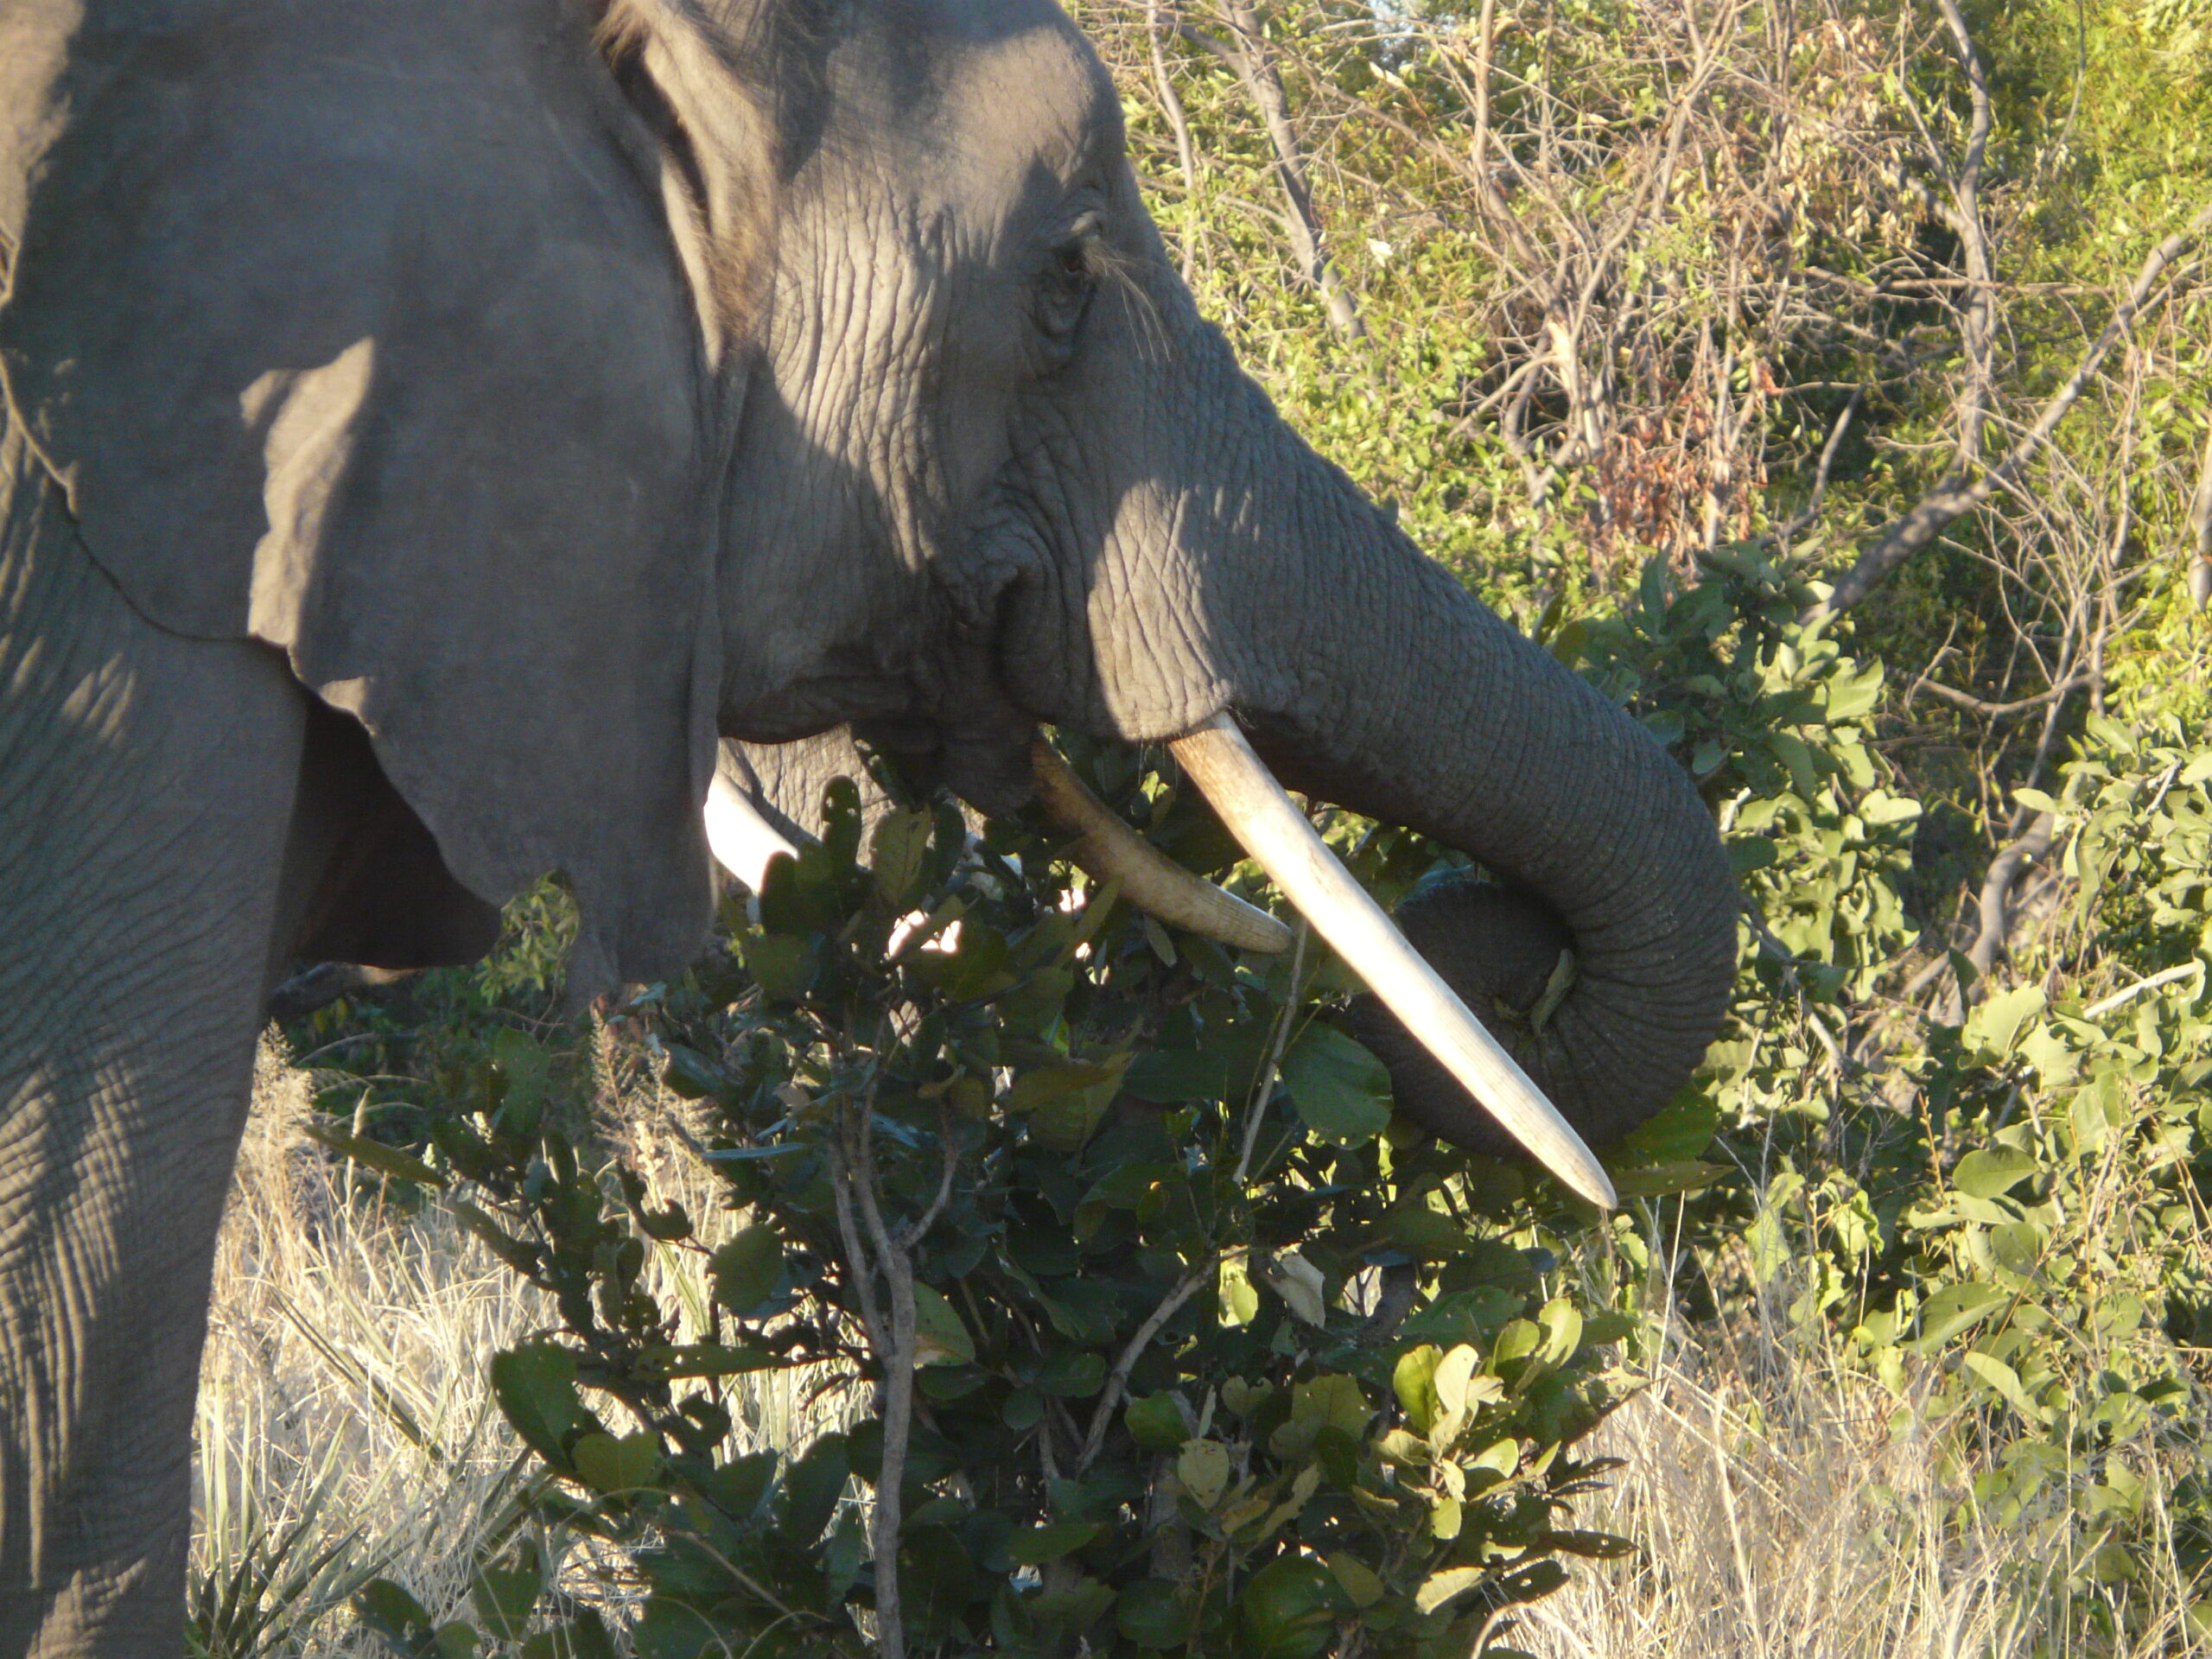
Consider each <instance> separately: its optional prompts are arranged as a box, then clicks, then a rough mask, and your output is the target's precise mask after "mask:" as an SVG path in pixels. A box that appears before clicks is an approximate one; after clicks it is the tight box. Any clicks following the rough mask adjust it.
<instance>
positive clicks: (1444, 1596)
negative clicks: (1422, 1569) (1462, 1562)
mask: <svg viewBox="0 0 2212 1659" xmlns="http://www.w3.org/2000/svg"><path fill="white" fill-rule="evenodd" d="M1489 1577H1490V1572H1489V1569H1488V1568H1486V1567H1446V1568H1445V1569H1444V1571H1442V1572H1441V1573H1430V1574H1429V1575H1428V1577H1427V1579H1425V1580H1422V1581H1421V1588H1420V1589H1419V1590H1417V1591H1415V1592H1414V1606H1416V1607H1418V1608H1419V1609H1421V1611H1422V1612H1424V1613H1433V1612H1434V1611H1436V1610H1437V1609H1438V1608H1440V1607H1441V1606H1443V1605H1445V1604H1446V1602H1448V1601H1451V1600H1452V1599H1455V1598H1457V1597H1459V1596H1464V1595H1465V1594H1466V1593H1467V1592H1468V1591H1470V1590H1472V1589H1474V1588H1476V1587H1477V1586H1479V1585H1480V1584H1481V1583H1482V1582H1483V1580H1485V1579H1487V1578H1489Z"/></svg>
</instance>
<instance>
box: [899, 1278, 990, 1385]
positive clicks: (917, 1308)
mask: <svg viewBox="0 0 2212 1659" xmlns="http://www.w3.org/2000/svg"><path fill="white" fill-rule="evenodd" d="M914 1360H915V1363H917V1364H919V1365H972V1364H974V1363H976V1339H975V1338H973V1337H971V1336H969V1334H968V1327H967V1326H966V1325H963V1324H962V1323H961V1322H960V1315H959V1314H958V1313H956V1312H954V1311H953V1306H952V1304H951V1303H950V1302H949V1301H947V1300H945V1299H944V1294H943V1293H942V1292H940V1291H938V1290H935V1289H933V1288H931V1287H930V1286H928V1285H923V1284H917V1285H916V1286H915V1287H914Z"/></svg>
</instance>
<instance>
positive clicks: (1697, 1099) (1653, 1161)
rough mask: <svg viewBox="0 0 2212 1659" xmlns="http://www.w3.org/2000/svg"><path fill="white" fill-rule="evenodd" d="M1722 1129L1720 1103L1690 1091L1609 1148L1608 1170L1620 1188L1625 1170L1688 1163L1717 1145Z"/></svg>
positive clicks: (1683, 1092)
mask: <svg viewBox="0 0 2212 1659" xmlns="http://www.w3.org/2000/svg"><path fill="white" fill-rule="evenodd" d="M1719 1129H1720V1103H1719V1101H1717V1100H1715V1099H1714V1098H1713V1097H1712V1096H1709V1095H1707V1094H1706V1093H1705V1092H1704V1091H1703V1090H1698V1089H1686V1090H1683V1091H1682V1092H1681V1094H1679V1095H1677V1096H1675V1098H1674V1100H1673V1101H1671V1102H1670V1103H1669V1104H1668V1105H1667V1106H1666V1108H1665V1109H1662V1111H1660V1112H1658V1113H1656V1115H1654V1116H1651V1117H1649V1118H1647V1119H1645V1120H1644V1122H1642V1123H1640V1124H1638V1125H1637V1127H1636V1128H1633V1129H1630V1131H1629V1132H1628V1133H1627V1134H1626V1135H1623V1136H1621V1138H1620V1139H1619V1140H1618V1141H1614V1142H1613V1144H1612V1145H1611V1146H1610V1147H1607V1148H1606V1149H1605V1167H1606V1168H1607V1169H1609V1170H1611V1171H1612V1172H1613V1179H1614V1183H1615V1185H1618V1184H1619V1181H1620V1177H1621V1172H1623V1171H1624V1170H1629V1169H1636V1168H1642V1167H1645V1166H1655V1165H1667V1164H1681V1163H1688V1162H1691V1161H1693V1160H1695V1159H1696V1158H1698V1157H1699V1156H1700V1154H1702V1153H1703V1152H1704V1151H1705V1149H1706V1148H1707V1147H1709V1146H1711V1145H1712V1144H1713V1136H1714V1135H1717V1134H1718V1133H1719Z"/></svg>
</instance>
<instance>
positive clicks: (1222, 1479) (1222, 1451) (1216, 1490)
mask: <svg viewBox="0 0 2212 1659" xmlns="http://www.w3.org/2000/svg"><path fill="white" fill-rule="evenodd" d="M1175 1478H1176V1479H1177V1480H1178V1481H1179V1482H1181V1483H1182V1487H1183V1490H1184V1491H1185V1492H1187V1493H1188V1494H1189V1495H1190V1498H1191V1502H1192V1503H1195V1504H1197V1505H1198V1507H1199V1508H1200V1509H1202V1510H1210V1509H1211V1508H1213V1506H1214V1505H1215V1504H1217V1503H1220V1502H1221V1495H1222V1494H1223V1493H1224V1492H1225V1491H1228V1490H1229V1448H1228V1447H1227V1446H1224V1445H1223V1444H1222V1443H1221V1442H1220V1441H1219V1440H1192V1441H1191V1442H1190V1443H1189V1444H1188V1445H1186V1446H1184V1448H1183V1450H1182V1452H1180V1453H1179V1455H1178V1456H1177V1457H1176V1459H1175Z"/></svg>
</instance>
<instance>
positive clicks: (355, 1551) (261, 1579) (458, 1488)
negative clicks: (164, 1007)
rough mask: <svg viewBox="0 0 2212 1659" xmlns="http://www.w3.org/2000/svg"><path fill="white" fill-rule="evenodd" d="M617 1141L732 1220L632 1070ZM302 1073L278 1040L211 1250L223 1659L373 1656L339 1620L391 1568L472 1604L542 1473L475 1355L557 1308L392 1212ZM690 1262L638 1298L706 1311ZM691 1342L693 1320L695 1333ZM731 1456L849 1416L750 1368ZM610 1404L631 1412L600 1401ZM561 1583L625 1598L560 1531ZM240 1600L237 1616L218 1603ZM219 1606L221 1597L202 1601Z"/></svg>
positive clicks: (207, 1487)
mask: <svg viewBox="0 0 2212 1659" xmlns="http://www.w3.org/2000/svg"><path fill="white" fill-rule="evenodd" d="M621 1081H622V1083H623V1084H624V1085H625V1087H624V1089H623V1090H622V1094H623V1096H624V1097H623V1098H622V1100H621V1102H620V1104H621V1107H622V1109H623V1122H622V1125H621V1126H620V1127H621V1138H622V1139H623V1141H625V1143H626V1144H625V1147H624V1150H625V1152H626V1154H627V1155H629V1156H630V1157H631V1158H632V1161H633V1162H634V1163H636V1164H638V1165H639V1166H641V1167H643V1168H645V1169H646V1170H647V1171H649V1172H650V1173H651V1174H652V1179H653V1185H654V1186H655V1188H656V1189H657V1191H656V1198H657V1201H658V1202H666V1201H667V1200H668V1199H669V1198H678V1199H681V1200H683V1202H684V1203H685V1204H686V1205H687V1207H688V1208H689V1209H690V1212H691V1214H692V1215H693V1216H694V1217H696V1218H697V1220H698V1222H699V1224H700V1229H701V1232H702V1236H705V1237H706V1238H707V1239H708V1241H709V1243H711V1242H714V1230H715V1228H716V1227H717V1225H719V1226H721V1227H723V1228H728V1227H733V1226H734V1218H730V1217H723V1216H722V1215H721V1212H720V1211H718V1210H717V1209H716V1208H715V1205H714V1202H713V1198H714V1195H713V1192H712V1189H711V1187H710V1185H709V1183H708V1181H707V1179H705V1178H704V1177H703V1175H702V1174H701V1173H699V1166H697V1164H696V1162H695V1161H693V1160H690V1158H688V1157H687V1156H683V1155H679V1154H677V1153H676V1151H675V1147H674V1142H675V1141H676V1140H677V1138H678V1137H677V1136H676V1135H673V1134H672V1133H663V1134H656V1133H655V1124H656V1122H657V1120H659V1121H662V1122H663V1123H664V1114H665V1113H666V1112H667V1111H668V1110H669V1109H670V1108H671V1104H672V1103H671V1101H670V1100H668V1099H666V1098H664V1097H661V1096H658V1093H657V1092H656V1091H655V1090H653V1088H652V1085H650V1084H645V1085H643V1086H642V1087H641V1086H640V1084H639V1083H638V1081H637V1079H635V1078H633V1077H625V1078H623V1079H622V1080H621ZM310 1086H311V1085H310V1079H309V1077H308V1074H307V1073H305V1072H303V1071H299V1070H297V1069H296V1068H295V1067H294V1066H293V1065H291V1064H290V1063H289V1058H288V1057H287V1056H286V1055H285V1053H284V1052H283V1049H282V1047H281V1046H280V1045H279V1044H278V1043H277V1041H276V1039H274V1038H273V1037H272V1038H270V1039H265V1040H264V1047H263V1050H262V1052H261V1055H260V1057H259V1060H258V1063H257V1070H256V1077H255V1084H254V1098H253V1109H252V1114H251V1119H250V1121H249V1122H248V1126H247V1129H246V1135H245V1146H244V1148H243V1150H242V1153H241V1155H240V1157H239V1160H238V1173H237V1177H236V1180H235V1183H234V1185H233V1189H232V1197H231V1203H230V1207H229V1210H228V1212H227V1214H226V1217H225V1220H224V1225H223V1231H222V1237H221V1242H220V1243H219V1246H218V1250H217V1255H216V1262H215V1280H214V1297H213V1306H212V1310H211V1315H210V1320H209V1329H208V1337H207V1355H206V1358H205V1359H204V1361H203V1362H202V1364H201V1367H200V1407H199V1414H198V1420H197V1424H196V1437H195V1438H196V1445H195V1453H196V1463H195V1483H194V1567H193V1593H194V1597H195V1598H197V1599H198V1603H199V1609H200V1612H201V1613H202V1616H203V1619H205V1618H207V1616H208V1615H209V1614H210V1613H211V1612H212V1613H213V1615H214V1616H215V1620H216V1622H217V1623H219V1624H224V1625H225V1627H226V1629H227V1630H230V1631H231V1632H232V1636H231V1638H230V1640H231V1645H230V1646H229V1647H228V1648H220V1647H219V1649H218V1652H219V1655H220V1659H249V1656H251V1659H261V1656H270V1659H277V1656H284V1659H291V1656H299V1659H355V1656H359V1659H369V1656H378V1659H381V1656H383V1655H385V1651H386V1649H385V1648H384V1647H383V1646H382V1645H381V1644H379V1643H378V1642H377V1641H376V1640H375V1639H373V1638H372V1637H369V1636H368V1635H367V1634H366V1633H365V1632H362V1631H360V1630H358V1629H357V1628H356V1627H355V1624H354V1621H353V1616H352V1613H351V1611H350V1607H349V1603H350V1600H351V1598H352V1596H353V1592H354V1591H356V1590H357V1589H358V1588H359V1586H361V1585H362V1584H363V1583H365V1581H367V1580H370V1579H372V1578H374V1577H378V1576H383V1577H389V1578H391V1579H392V1580H396V1581H397V1582H398V1583H399V1584H401V1585H402V1586H404V1587H405V1588H406V1589H407V1590H409V1591H410V1592H411V1593H412V1594H413V1595H414V1596H415V1597H416V1599H418V1600H419V1601H421V1602H422V1603H423V1605H424V1606H425V1607H426V1608H427V1609H428V1610H429V1611H430V1612H431V1614H432V1615H433V1616H434V1617H436V1618H444V1617H447V1616H448V1614H451V1613H454V1612H458V1611H462V1610H463V1609H464V1607H465V1604H466V1602H467V1595H468V1586H469V1580H470V1576H471V1573H472V1569H473V1567H474V1563H475V1561H476V1560H477V1559H478V1557H479V1554H480V1551H481V1549H482V1548H483V1547H484V1546H485V1545H486V1543H487V1542H488V1541H491V1540H493V1538H494V1537H495V1536H496V1535H504V1533H505V1530H506V1529H509V1528H511V1527H512V1515H511V1513H510V1500H511V1499H512V1497H513V1495H514V1493H515V1491H516V1490H517V1486H518V1483H519V1482H521V1481H523V1480H524V1479H527V1478H529V1464H528V1461H527V1459H526V1458H525V1457H524V1449H523V1447H522V1446H521V1444H520V1442H519V1441H518V1440H517V1439H516V1437H515V1435H514V1433H513V1432H512V1429H510V1428H509V1427H508V1426H507V1424H506V1422H505V1419H503V1418H502V1417H501V1416H500V1414H499V1409H498V1407H497V1405H496V1404H495V1403H494V1402H493V1399H492V1396H491V1391H490V1388H489V1384H488V1379H487V1376H486V1362H487V1360H488V1359H489V1357H490V1356H491V1355H492V1354H493V1353H494V1352H496V1351H498V1350H499V1349H500V1348H502V1347H505V1346H508V1345H511V1344H513V1343H515V1342H517V1341H518V1340H520V1339H522V1338H524V1337H527V1336H529V1335H530V1334H531V1333H532V1332H537V1331H540V1330H546V1329H550V1328H554V1327H556V1326H557V1324H558V1321H557V1319H556V1318H555V1317H554V1314H553V1312H552V1310H551V1308H550V1305H549V1302H548V1300H547V1299H546V1298H545V1297H543V1295H542V1294H540V1293H539V1292H537V1291H536V1290H534V1289H532V1288H531V1287H530V1286H528V1285H526V1284H525V1283H524V1282H523V1281H521V1280H520V1279H519V1278H518V1277H517V1275H516V1274H513V1273H512V1272H511V1271H510V1270H509V1269H508V1268H505V1266H504V1265H502V1264H501V1263H500V1262H499V1260H498V1259H497V1258H496V1257H494V1256H493V1255H492V1254H491V1253H490V1252H489V1251H488V1250H486V1249H485V1248H484V1246H483V1245H482V1243H480V1242H479V1241H478V1240H477V1239H475V1238H474V1237H472V1236H470V1235H469V1234H468V1233H467V1232H466V1231H465V1230H462V1229H461V1227H459V1226H458V1225H456V1224H454V1221H453V1219H452V1217H450V1215H448V1213H447V1212H446V1211H444V1210H442V1208H440V1207H438V1206H437V1205H435V1204H432V1205H423V1204H420V1203H408V1204H403V1203H401V1202H399V1201H397V1200H396V1199H394V1198H391V1197H390V1196H389V1195H387V1194H385V1193H384V1192H381V1191H380V1190H379V1187H378V1185H376V1184H375V1183H374V1182H373V1181H372V1180H366V1179H360V1178H359V1177H358V1176H357V1175H356V1174H355V1173H353V1172H351V1171H349V1170H348V1169H347V1168H346V1166H343V1165H340V1164H338V1163H335V1162H334V1161H333V1160H331V1159H330V1158H329V1157H328V1156H327V1154H325V1153H324V1152H323V1151H322V1150H321V1147H317V1146H316V1145H315V1143H314V1142H312V1141H308V1140H307V1139H306V1138H305V1136H304V1135H302V1121H303V1120H304V1118H305V1116H306V1115H307V1113H308V1111H309V1110H310V1109H311V1107H310ZM646 1288H648V1289H649V1290H651V1291H652V1293H653V1294H655V1295H656V1296H658V1297H660V1298H662V1299H664V1300H665V1301H670V1302H673V1303H675V1304H676V1305H677V1306H685V1307H690V1308H694V1309H698V1310H703V1309H704V1308H705V1306H706V1296H707V1293H706V1289H705V1287H704V1284H703V1282H702V1275H701V1274H700V1272H699V1269H698V1268H697V1266H696V1256H693V1255H682V1254H678V1253H677V1252H674V1251H671V1250H669V1249H665V1248H663V1249H658V1251H657V1253H656V1255H655V1256H654V1257H653V1258H652V1262H651V1264H650V1266H649V1268H648V1271H647V1274H646ZM686 1334H687V1335H693V1334H696V1332H687V1333H686ZM741 1381H742V1383H743V1384H744V1386H743V1388H742V1389H741V1391H740V1392H739V1395H738V1397H737V1399H736V1400H735V1402H734V1405H735V1410H734V1413H733V1415H734V1417H735V1418H736V1420H737V1421H736V1427H734V1431H733V1439H734V1441H735V1442H736V1445H737V1449H739V1450H741V1451H751V1450H755V1449H758V1448H759V1447H760V1446H782V1445H786V1444H789V1443H791V1441H792V1440H798V1441H801V1442H804V1440H807V1439H810V1437H811V1436H812V1435H813V1434H814V1433H817V1432H818V1431H819V1430H820V1428H821V1427H825V1426H836V1424H837V1423H839V1422H840V1421H842V1416H843V1415H844V1414H849V1410H850V1406H849V1403H848V1402H845V1401H844V1400H842V1397H841V1395H840V1391H838V1390H836V1389H835V1388H834V1387H833V1388H831V1389H829V1390H828V1391H827V1392H825V1391H824V1389H823V1383H824V1379H823V1378H822V1377H820V1376H807V1375H801V1374H797V1373H769V1374H762V1375H760V1376H754V1377H747V1378H744V1379H741ZM613 1415H616V1416H619V1413H615V1414H613ZM548 1542H549V1543H550V1546H551V1548H550V1551H549V1553H550V1554H552V1555H554V1556H555V1557H556V1558H560V1559H564V1560H565V1561H566V1568H565V1571H564V1581H565V1582H566V1583H567V1584H569V1586H573V1587H574V1588H575V1589H576V1590H577V1591H578V1592H580V1593H582V1594H583V1595H586V1596H587V1597H588V1598H590V1599H595V1600H599V1601H601V1602H604V1601H607V1600H609V1599H614V1600H619V1599H620V1594H621V1584H620V1573H619V1570H617V1569H619V1564H617V1563H613V1562H608V1561H606V1560H599V1559H595V1558H594V1556H593V1555H592V1554H590V1552H589V1549H588V1546H587V1545H586V1544H585V1543H584V1542H583V1541H579V1540H575V1539H563V1540H554V1541H548ZM226 1597H227V1598H228V1599H231V1600H232V1601H234V1602H235V1603H236V1604H237V1605H236V1606H235V1607H232V1608H231V1609H229V1610H227V1612H226V1610H225V1609H224V1608H223V1607H222V1606H221V1605H220V1604H221V1603H222V1602H223V1601H224V1600H225V1599H226ZM211 1599H212V1600H213V1602H214V1603H215V1604H217V1605H214V1606H213V1607H212V1608H211V1607H210V1606H209V1605H208V1603H209V1601H210V1600H211Z"/></svg>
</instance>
